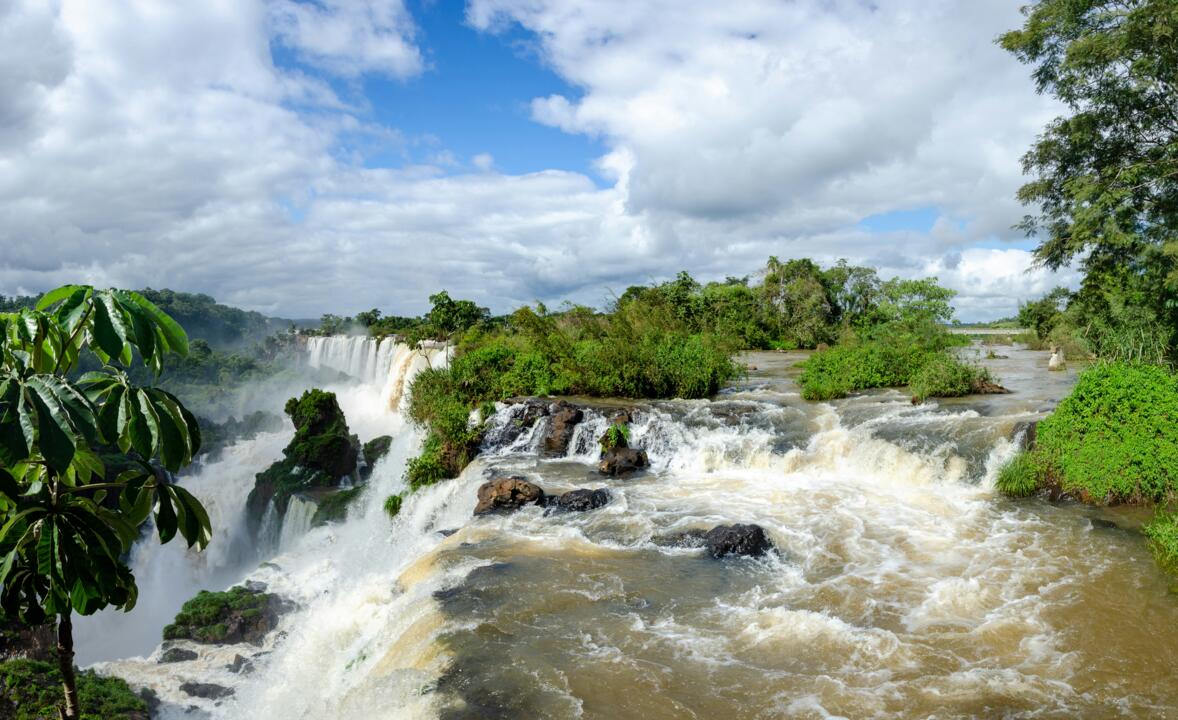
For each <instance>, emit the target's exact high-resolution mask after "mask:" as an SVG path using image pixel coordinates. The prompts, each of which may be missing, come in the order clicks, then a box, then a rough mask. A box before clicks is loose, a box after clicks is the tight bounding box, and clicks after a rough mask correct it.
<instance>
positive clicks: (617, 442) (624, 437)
mask: <svg viewBox="0 0 1178 720" xmlns="http://www.w3.org/2000/svg"><path fill="white" fill-rule="evenodd" d="M599 442H600V443H601V449H602V450H604V451H609V450H613V449H615V448H624V447H629V443H630V426H629V425H627V424H626V423H617V422H616V423H614V424H613V425H610V426H609V429H608V430H606V431H605V434H604V435H602V436H601V440H600V441H599Z"/></svg>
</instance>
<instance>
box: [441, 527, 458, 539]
mask: <svg viewBox="0 0 1178 720" xmlns="http://www.w3.org/2000/svg"><path fill="white" fill-rule="evenodd" d="M456 532H458V528H447V529H445V530H439V531H438V534H439V535H441V536H442V537H450V536H451V535H453V534H454V533H456Z"/></svg>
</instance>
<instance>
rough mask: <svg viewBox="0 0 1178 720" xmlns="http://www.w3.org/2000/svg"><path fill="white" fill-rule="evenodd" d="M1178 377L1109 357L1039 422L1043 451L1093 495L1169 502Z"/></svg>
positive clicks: (1071, 489) (1177, 432)
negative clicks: (1116, 360)
mask: <svg viewBox="0 0 1178 720" xmlns="http://www.w3.org/2000/svg"><path fill="white" fill-rule="evenodd" d="M1176 420H1178V379H1176V378H1175V376H1174V375H1173V374H1172V373H1171V372H1169V371H1168V370H1166V369H1164V368H1160V367H1156V366H1151V365H1128V364H1124V363H1104V364H1101V365H1097V366H1095V367H1093V368H1091V369H1089V370H1087V371H1086V372H1084V374H1083V375H1081V376H1080V380H1079V382H1078V383H1077V384H1076V387H1075V389H1074V390H1073V391H1072V394H1071V395H1069V396H1068V397H1066V398H1064V400H1063V401H1062V402H1060V404H1059V407H1057V408H1056V410H1055V412H1053V413H1052V414H1051V416H1050V417H1048V418H1047V419H1046V420H1044V421H1043V422H1041V423H1040V424H1039V428H1038V439H1037V442H1036V450H1035V452H1036V455H1037V456H1038V457H1039V458H1040V462H1041V463H1042V464H1043V466H1044V467H1045V468H1046V470H1047V473H1048V475H1049V478H1050V479H1053V480H1055V481H1057V482H1058V484H1059V487H1060V489H1061V490H1063V491H1064V492H1068V493H1071V494H1074V495H1076V496H1078V497H1080V499H1082V500H1085V501H1087V502H1095V503H1116V502H1141V501H1152V502H1162V501H1164V500H1167V499H1170V498H1173V497H1174V496H1175V489H1176V483H1178V422H1176Z"/></svg>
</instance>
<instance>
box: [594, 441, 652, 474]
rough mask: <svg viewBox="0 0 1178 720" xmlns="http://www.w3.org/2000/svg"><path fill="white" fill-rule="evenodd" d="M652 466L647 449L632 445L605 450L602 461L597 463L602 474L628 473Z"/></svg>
mask: <svg viewBox="0 0 1178 720" xmlns="http://www.w3.org/2000/svg"><path fill="white" fill-rule="evenodd" d="M648 467H650V458H648V457H647V456H646V451H645V450H639V449H638V448H631V447H614V448H610V449H609V450H603V451H602V453H601V462H599V463H597V471H598V472H599V473H601V474H602V475H612V476H618V475H628V474H630V473H632V472H635V471H638V470H642V469H643V468H648Z"/></svg>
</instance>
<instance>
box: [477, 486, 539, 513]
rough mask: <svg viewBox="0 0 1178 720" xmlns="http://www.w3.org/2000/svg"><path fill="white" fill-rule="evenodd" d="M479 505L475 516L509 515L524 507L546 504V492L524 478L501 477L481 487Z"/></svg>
mask: <svg viewBox="0 0 1178 720" xmlns="http://www.w3.org/2000/svg"><path fill="white" fill-rule="evenodd" d="M478 497H479V503H478V505H476V506H475V508H474V514H475V515H489V514H495V513H508V512H513V511H515V510H519V509H520V508H522V507H523V506H524V505H529V504H534V505H543V504H544V491H543V490H541V489H540V487H539V486H538V485H535V484H534V483H530V482H528V481H527V480H525V479H523V478H522V477H501V478H495V479H494V480H489V481H487V482H485V483H483V484H482V485H481V486H480V487H479V491H478Z"/></svg>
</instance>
